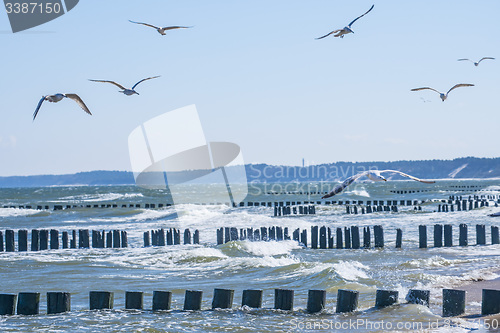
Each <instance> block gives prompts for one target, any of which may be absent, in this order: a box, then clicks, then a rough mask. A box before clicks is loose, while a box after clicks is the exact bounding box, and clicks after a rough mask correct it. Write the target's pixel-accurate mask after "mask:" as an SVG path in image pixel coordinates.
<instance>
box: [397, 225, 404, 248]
mask: <svg viewBox="0 0 500 333" xmlns="http://www.w3.org/2000/svg"><path fill="white" fill-rule="evenodd" d="M402 245H403V230H401V229H399V228H398V229H396V248H397V249H400V248H401V246H402Z"/></svg>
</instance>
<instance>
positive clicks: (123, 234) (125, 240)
mask: <svg viewBox="0 0 500 333" xmlns="http://www.w3.org/2000/svg"><path fill="white" fill-rule="evenodd" d="M120 234H121V239H122V247H128V237H127V231H125V230H122V231H121V232H120Z"/></svg>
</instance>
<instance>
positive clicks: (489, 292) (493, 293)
mask: <svg viewBox="0 0 500 333" xmlns="http://www.w3.org/2000/svg"><path fill="white" fill-rule="evenodd" d="M482 293H483V295H482V296H483V299H482V302H481V314H482V315H483V316H486V315H490V314H497V313H500V290H494V289H483V292H482Z"/></svg>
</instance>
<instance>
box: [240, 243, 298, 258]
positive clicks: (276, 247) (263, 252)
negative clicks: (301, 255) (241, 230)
mask: <svg viewBox="0 0 500 333" xmlns="http://www.w3.org/2000/svg"><path fill="white" fill-rule="evenodd" d="M241 246H242V249H243V250H244V251H246V252H248V253H250V254H252V255H255V256H275V255H280V254H288V253H290V252H291V251H292V250H295V249H300V248H301V246H299V245H298V243H297V242H296V241H281V242H276V241H270V242H249V241H245V242H242V245H241Z"/></svg>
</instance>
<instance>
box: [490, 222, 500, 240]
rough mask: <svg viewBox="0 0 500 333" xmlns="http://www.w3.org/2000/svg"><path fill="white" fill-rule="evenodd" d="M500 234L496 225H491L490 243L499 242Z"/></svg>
mask: <svg viewBox="0 0 500 333" xmlns="http://www.w3.org/2000/svg"><path fill="white" fill-rule="evenodd" d="M499 236H500V234H499V232H498V227H497V226H494V225H492V226H491V244H500V237H499Z"/></svg>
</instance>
